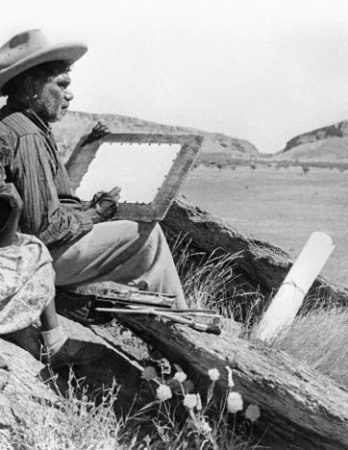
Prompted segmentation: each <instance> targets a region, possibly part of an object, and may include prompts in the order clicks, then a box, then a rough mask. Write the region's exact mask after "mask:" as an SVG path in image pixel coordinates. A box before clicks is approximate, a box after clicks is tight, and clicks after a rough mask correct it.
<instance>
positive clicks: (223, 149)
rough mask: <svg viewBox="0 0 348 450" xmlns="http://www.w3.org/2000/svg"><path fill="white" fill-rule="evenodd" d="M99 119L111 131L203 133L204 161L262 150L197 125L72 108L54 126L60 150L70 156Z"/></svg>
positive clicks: (252, 154)
mask: <svg viewBox="0 0 348 450" xmlns="http://www.w3.org/2000/svg"><path fill="white" fill-rule="evenodd" d="M98 120H103V121H104V122H105V123H106V124H107V126H108V127H109V128H110V131H112V132H114V133H168V134H199V135H201V136H204V137H205V140H204V144H203V147H202V152H201V153H202V155H203V159H204V160H209V156H207V155H211V158H213V159H214V156H215V158H216V157H217V156H218V155H220V158H221V157H223V156H224V157H225V158H227V159H229V158H240V159H248V158H249V157H250V156H253V157H256V156H257V155H258V150H257V149H256V147H255V146H254V145H253V144H251V143H250V142H248V141H245V140H242V139H237V138H233V137H229V136H226V135H224V134H220V133H208V132H206V131H201V130H196V129H194V128H187V127H179V126H172V125H163V124H159V123H155V122H150V121H147V120H141V119H137V118H133V117H127V116H121V115H118V114H92V113H85V112H77V111H69V112H68V114H67V116H66V117H65V119H64V120H63V121H62V122H59V123H57V124H55V125H54V127H53V131H54V133H55V136H56V139H57V143H58V147H59V151H60V153H61V154H62V156H63V157H65V158H67V157H68V156H69V155H70V153H71V151H72V150H73V148H74V147H75V145H76V144H77V142H78V141H79V139H80V137H81V135H83V134H85V133H86V132H88V131H89V130H90V129H91V127H92V126H93V124H95V123H96V122H97V121H98Z"/></svg>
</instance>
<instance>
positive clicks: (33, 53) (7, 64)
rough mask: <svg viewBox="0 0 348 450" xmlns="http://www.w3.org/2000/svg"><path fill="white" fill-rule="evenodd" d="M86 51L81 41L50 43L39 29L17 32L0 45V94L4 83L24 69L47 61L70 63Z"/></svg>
mask: <svg viewBox="0 0 348 450" xmlns="http://www.w3.org/2000/svg"><path fill="white" fill-rule="evenodd" d="M86 51H87V45H86V44H84V43H83V42H67V43H57V44H53V43H52V44H51V43H49V42H48V40H47V38H46V36H45V35H44V34H43V32H42V31H41V30H28V31H24V32H23V33H20V34H17V35H16V36H14V37H13V38H12V39H10V40H9V41H8V42H6V44H4V45H3V46H2V47H0V95H3V94H2V93H1V89H2V88H3V86H4V85H5V84H6V83H7V82H8V81H10V80H11V79H12V78H14V77H15V76H17V75H19V74H20V73H22V72H24V71H25V70H27V69H30V68H31V67H34V66H37V65H39V64H42V63H45V62H49V61H64V62H66V63H67V64H68V65H71V64H73V63H74V62H75V61H76V60H77V59H79V58H81V56H82V55H84V54H85V53H86Z"/></svg>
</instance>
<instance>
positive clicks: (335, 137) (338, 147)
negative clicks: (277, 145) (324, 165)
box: [275, 121, 348, 162]
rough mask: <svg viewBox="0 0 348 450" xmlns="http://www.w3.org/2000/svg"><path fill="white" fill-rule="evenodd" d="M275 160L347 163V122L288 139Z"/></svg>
mask: <svg viewBox="0 0 348 450" xmlns="http://www.w3.org/2000/svg"><path fill="white" fill-rule="evenodd" d="M275 158H276V159H287V160H298V161H326V162H327V161H331V162H347V161H348V121H342V122H338V123H336V124H334V125H330V126H327V127H323V128H318V129H316V130H313V131H310V132H308V133H303V134H300V135H298V136H295V137H294V138H292V139H290V140H289V141H288V142H287V143H286V146H285V148H284V149H283V150H282V151H280V152H279V153H277V154H276V155H275Z"/></svg>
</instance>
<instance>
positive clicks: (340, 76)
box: [0, 0, 348, 152]
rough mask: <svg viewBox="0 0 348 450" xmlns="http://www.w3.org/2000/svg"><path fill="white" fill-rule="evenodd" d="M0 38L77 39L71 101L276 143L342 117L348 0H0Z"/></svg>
mask: <svg viewBox="0 0 348 450" xmlns="http://www.w3.org/2000/svg"><path fill="white" fill-rule="evenodd" d="M0 5H1V6H2V11H5V12H6V13H5V14H2V24H1V29H0V44H2V43H5V42H6V41H7V40H8V39H10V38H11V37H12V36H13V35H14V34H16V33H18V32H21V31H24V30H26V29H31V28H42V29H43V31H44V32H45V34H46V35H47V37H48V38H49V39H50V40H51V41H52V42H56V41H67V40H71V39H73V40H79V41H80V40H82V41H85V42H87V44H88V46H89V51H88V53H87V54H86V55H85V56H84V57H83V58H82V59H81V60H80V61H78V62H76V64H75V66H74V69H73V71H72V90H73V92H74V94H75V99H74V101H73V103H72V105H71V109H74V110H79V111H87V112H95V113H114V114H123V115H127V116H132V117H138V118H141V119H146V120H151V121H155V122H160V123H166V124H171V125H181V126H189V127H194V128H199V129H202V130H205V131H211V132H221V133H224V134H227V135H229V136H233V137H237V138H242V139H246V140H248V141H250V142H252V143H253V144H254V145H255V146H256V147H257V148H258V150H259V151H261V152H275V151H279V150H281V149H282V148H284V146H285V144H286V141H288V140H289V139H291V138H292V137H294V136H295V135H297V134H300V133H303V132H306V131H310V130H312V129H315V128H319V127H322V126H326V125H330V124H333V123H335V122H339V121H341V120H348V1H347V0H59V1H57V0H54V1H53V0H11V1H8V0H6V1H4V0H0Z"/></svg>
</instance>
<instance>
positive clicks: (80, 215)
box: [0, 30, 187, 308]
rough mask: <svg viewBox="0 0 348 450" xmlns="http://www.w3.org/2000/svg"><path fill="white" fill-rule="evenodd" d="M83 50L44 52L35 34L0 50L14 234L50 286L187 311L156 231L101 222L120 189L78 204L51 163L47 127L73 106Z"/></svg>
mask: <svg viewBox="0 0 348 450" xmlns="http://www.w3.org/2000/svg"><path fill="white" fill-rule="evenodd" d="M86 51H87V47H86V46H85V45H84V44H82V43H68V44H64V45H63V44H57V45H51V44H49V43H48V41H47V40H46V38H45V36H44V35H43V33H42V32H41V31H40V30H29V31H26V32H24V33H21V34H19V35H16V36H15V37H13V38H12V39H11V40H10V41H8V42H7V43H6V44H4V45H3V46H2V47H1V48H0V93H1V95H4V96H7V97H8V98H7V104H6V106H4V107H3V108H2V109H1V111H0V153H2V154H3V155H6V161H5V166H6V175H7V179H8V181H9V182H11V183H13V184H14V185H15V186H16V187H17V190H18V192H19V194H20V196H21V197H22V200H23V211H22V215H21V218H20V222H19V225H20V228H21V231H22V232H24V233H29V234H33V235H35V236H37V237H38V238H39V239H41V240H42V241H43V243H44V244H46V246H47V247H48V249H49V251H50V253H51V255H52V257H53V267H54V269H55V272H56V285H58V286H65V285H72V284H78V283H85V282H94V281H115V282H120V283H127V284H132V285H134V286H138V287H139V288H141V289H148V290H153V291H160V292H164V293H168V294H174V295H176V298H177V302H176V305H177V307H179V308H185V307H187V305H186V302H185V299H184V295H183V291H182V287H181V284H180V281H179V277H178V274H177V272H176V269H175V266H174V262H173V260H172V257H171V254H170V250H169V248H168V245H167V242H166V240H165V237H164V235H163V233H162V231H161V229H160V228H159V226H158V225H155V226H153V225H151V226H150V225H147V224H138V223H136V222H131V221H108V219H110V218H111V217H112V216H113V214H114V213H115V210H116V207H117V201H118V199H119V192H120V189H119V188H115V189H113V190H112V191H110V192H109V193H103V194H98V195H96V196H95V198H94V201H91V202H90V203H89V204H87V205H85V204H82V203H81V201H80V200H79V199H78V198H77V197H76V196H74V194H73V192H72V191H71V188H70V185H69V179H68V176H67V173H66V170H65V168H64V166H63V165H62V163H61V162H60V161H59V159H58V154H57V146H56V143H55V140H54V137H53V135H52V133H51V129H50V126H49V124H50V123H52V122H55V121H58V120H61V119H62V118H63V117H64V115H65V113H66V111H67V109H68V107H69V105H70V102H71V101H72V99H73V95H72V93H71V91H70V88H69V86H70V81H71V80H70V66H71V64H73V63H74V62H75V61H76V60H77V59H79V58H80V57H81V56H82V55H83V54H84V53H85V52H86Z"/></svg>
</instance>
